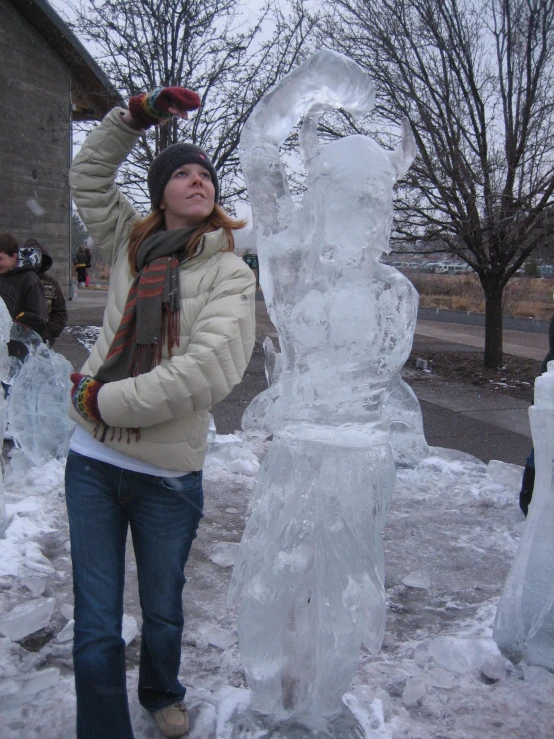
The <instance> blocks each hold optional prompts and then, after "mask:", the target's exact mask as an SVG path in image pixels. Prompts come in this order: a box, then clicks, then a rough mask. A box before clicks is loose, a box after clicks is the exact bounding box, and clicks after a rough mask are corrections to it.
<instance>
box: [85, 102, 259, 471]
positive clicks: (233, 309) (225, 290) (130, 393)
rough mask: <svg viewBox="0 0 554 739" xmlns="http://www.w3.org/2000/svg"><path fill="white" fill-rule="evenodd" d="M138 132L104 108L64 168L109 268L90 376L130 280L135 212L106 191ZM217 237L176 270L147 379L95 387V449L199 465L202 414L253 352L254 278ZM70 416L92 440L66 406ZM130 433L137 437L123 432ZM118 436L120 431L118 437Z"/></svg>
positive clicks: (187, 467) (159, 462)
mask: <svg viewBox="0 0 554 739" xmlns="http://www.w3.org/2000/svg"><path fill="white" fill-rule="evenodd" d="M140 134H141V132H140V131H139V132H137V131H134V130H133V129H131V128H129V127H128V126H127V125H126V124H125V123H124V122H123V121H122V119H121V109H117V108H116V109H114V110H112V111H111V112H110V113H108V115H107V116H106V118H105V119H104V120H103V122H102V123H101V124H100V125H99V126H98V127H97V128H95V129H94V130H93V131H92V132H91V133H90V134H89V135H88V137H87V139H86V141H85V143H84V144H83V146H82V148H81V150H80V152H79V153H78V154H77V156H76V157H75V159H74V161H73V165H72V167H71V172H70V186H71V190H72V193H73V200H74V201H75V204H76V205H77V208H78V210H79V214H80V216H81V218H82V219H83V222H84V223H85V225H86V227H87V229H88V231H89V234H90V236H91V237H92V240H93V241H94V243H95V245H96V246H97V247H98V248H99V249H101V250H102V253H103V254H104V256H105V257H106V258H107V259H108V261H109V262H110V263H111V272H110V285H109V289H108V304H107V307H106V311H105V313H104V321H103V325H102V330H101V332H100V335H99V337H98V340H97V342H96V344H95V345H94V347H93V349H92V351H91V354H90V357H89V359H88V360H87V362H86V363H85V365H84V366H83V368H82V370H81V372H82V373H83V374H88V375H95V374H96V372H98V370H99V368H100V366H101V364H102V363H103V361H104V359H105V357H106V354H107V353H108V349H109V347H110V344H111V342H112V340H113V337H114V334H115V332H116V331H117V329H118V327H119V323H120V321H121V316H122V313H123V309H124V307H125V301H126V299H127V294H128V292H129V288H130V287H131V284H132V282H133V277H132V275H131V272H130V270H129V264H128V259H127V247H128V242H129V232H130V227H131V225H132V223H133V221H134V220H135V219H136V218H137V217H138V216H137V213H136V212H135V210H134V209H133V207H132V206H131V204H130V203H129V201H128V200H127V199H126V198H125V196H124V195H123V194H122V193H121V192H120V190H119V189H118V187H117V186H116V184H115V176H116V173H117V169H118V167H119V165H120V164H121V163H122V162H123V161H124V160H125V158H126V157H127V155H128V153H129V152H130V151H131V149H132V148H133V146H134V145H135V143H136V141H137V137H138V136H139V135H140ZM227 246H228V244H227V238H226V236H225V233H224V232H223V231H222V230H219V231H214V232H213V233H209V234H206V235H205V236H204V237H203V241H202V242H201V244H200V249H199V253H198V254H197V256H195V257H193V258H192V259H190V260H188V261H187V262H186V263H184V264H183V265H182V266H181V272H180V282H181V311H180V331H179V334H180V336H179V346H175V347H173V350H172V357H171V359H170V358H169V355H168V352H167V348H164V352H163V357H162V362H161V364H160V365H158V366H157V367H156V368H155V369H153V370H152V371H151V372H148V373H146V374H143V375H139V376H138V377H130V378H128V379H125V380H120V381H117V382H111V383H107V384H105V385H104V387H103V388H102V389H101V391H100V393H99V395H98V407H99V410H100V414H101V416H102V418H103V419H104V421H105V423H106V424H108V425H109V426H111V427H113V429H114V430H115V431H114V433H112V431H111V430H109V431H108V433H107V435H106V438H105V442H104V443H105V444H106V445H107V446H109V447H112V448H113V449H116V450H117V451H120V452H122V453H123V454H127V455H129V456H130V457H135V458H136V459H140V460H143V461H145V462H148V463H150V464H154V465H156V466H158V467H162V468H165V469H168V470H183V471H191V470H199V469H201V468H202V464H203V462H204V456H205V451H206V437H207V432H208V411H209V409H210V407H211V406H212V405H213V404H214V403H217V402H218V401H220V400H222V399H223V398H224V397H225V396H226V395H228V393H229V392H230V391H231V389H232V388H233V386H234V385H236V384H237V383H239V382H240V380H241V378H242V375H243V373H244V371H245V369H246V366H247V364H248V362H249V360H250V356H251V354H252V349H253V347H254V328H255V318H254V309H255V303H254V298H255V280H254V277H253V274H252V271H251V270H250V269H249V268H248V267H247V266H246V265H245V264H244V262H243V260H242V259H240V258H239V257H237V256H236V255H235V254H233V253H231V252H226V251H223V250H224V249H226V248H227ZM70 415H71V418H72V419H73V420H74V421H76V422H77V423H79V424H80V425H81V426H84V427H85V428H86V429H87V430H88V431H90V433H91V434H92V433H94V424H91V423H87V422H86V421H85V420H84V419H83V418H81V416H80V415H79V414H77V413H76V411H75V410H74V409H73V408H72V409H71V411H70ZM132 428H138V429H140V438H139V439H138V440H136V439H135V435H134V434H127V433H125V429H132ZM120 429H123V430H124V432H123V433H122V434H120Z"/></svg>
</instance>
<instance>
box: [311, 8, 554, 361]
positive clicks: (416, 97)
mask: <svg viewBox="0 0 554 739" xmlns="http://www.w3.org/2000/svg"><path fill="white" fill-rule="evenodd" d="M553 24H554V0H333V1H332V3H330V4H329V6H328V9H327V12H326V17H325V21H324V23H323V24H321V26H320V28H321V33H322V36H323V43H325V44H326V45H328V46H331V47H332V48H335V49H336V50H339V51H342V52H344V53H345V54H347V55H348V56H350V57H352V58H353V59H355V60H356V61H358V62H359V63H360V64H361V65H362V66H363V67H364V68H366V69H367V70H368V71H369V72H370V74H371V75H372V77H373V78H374V80H375V81H376V84H377V88H378V96H377V101H378V105H377V109H376V113H377V116H378V117H379V121H380V123H379V126H378V127H377V128H379V127H381V129H382V128H383V127H385V128H388V129H389V131H390V124H391V123H395V124H396V123H398V121H399V119H400V117H401V116H402V115H407V116H408V117H409V118H410V121H411V123H412V126H413V129H414V133H415V136H416V141H417V144H418V147H419V156H418V158H417V159H416V162H415V164H414V166H413V167H412V169H411V171H410V174H409V176H408V177H407V178H406V180H405V181H404V182H403V183H402V184H401V187H400V189H399V192H398V200H397V210H398V223H397V233H396V236H397V237H398V238H400V239H402V240H403V241H404V242H408V243H412V244H413V245H416V244H417V243H420V242H421V240H423V241H424V242H425V243H427V244H439V245H440V244H443V245H445V246H446V248H447V249H448V250H449V251H450V252H452V253H454V254H455V255H457V256H458V257H460V258H461V259H463V260H465V261H466V262H467V264H469V265H470V266H471V267H472V268H473V269H474V270H475V272H476V273H477V275H478V276H479V280H480V282H481V286H482V288H483V291H484V295H485V305H486V308H485V312H486V329H485V355H484V361H485V365H486V366H487V367H498V366H499V365H500V364H501V362H502V295H503V290H504V288H505V286H506V284H507V282H508V281H509V279H510V278H511V277H512V276H513V274H514V273H515V272H516V270H517V269H518V268H519V267H520V266H521V265H522V264H523V262H524V261H525V259H526V258H527V257H528V256H529V255H530V254H531V253H532V252H533V250H534V249H536V248H537V246H540V245H542V244H544V243H545V242H547V241H548V240H549V238H551V237H552V234H553V233H554V208H553V206H554V202H553V201H554V198H553V191H554V116H553V112H554V95H553V92H552V91H553V89H554V87H553V82H554V65H553V61H554V26H553ZM330 132H331V133H338V132H339V131H330ZM328 133H329V131H328Z"/></svg>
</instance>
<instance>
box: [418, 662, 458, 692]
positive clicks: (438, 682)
mask: <svg viewBox="0 0 554 739" xmlns="http://www.w3.org/2000/svg"><path fill="white" fill-rule="evenodd" d="M425 680H426V682H427V684H428V685H431V686H432V687H433V688H443V689H444V690H452V688H454V687H455V685H456V678H455V677H454V675H452V673H451V672H448V671H447V670H445V669H444V668H442V667H433V669H432V670H429V672H428V673H427V674H426V675H425Z"/></svg>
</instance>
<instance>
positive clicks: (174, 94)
mask: <svg viewBox="0 0 554 739" xmlns="http://www.w3.org/2000/svg"><path fill="white" fill-rule="evenodd" d="M199 107H200V97H199V96H198V95H197V94H196V93H195V92H193V91H192V90H187V88H186V87H157V88H156V89H155V90H153V91H152V92H147V93H143V94H142V95H135V96H134V97H132V98H131V99H130V100H129V112H130V113H131V115H132V116H133V120H134V121H135V123H138V124H139V126H142V128H144V129H146V128H150V126H155V125H156V124H157V123H163V122H164V121H168V120H169V119H170V118H173V116H174V115H175V113H172V112H171V111H170V110H169V109H170V108H173V109H174V110H178V111H179V112H180V113H181V112H182V113H184V114H185V116H186V113H187V111H189V110H196V109H197V108H199Z"/></svg>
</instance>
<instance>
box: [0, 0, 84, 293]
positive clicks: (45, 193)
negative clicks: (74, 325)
mask: <svg viewBox="0 0 554 739" xmlns="http://www.w3.org/2000/svg"><path fill="white" fill-rule="evenodd" d="M0 87H1V89H2V106H1V115H0V232H9V233H13V234H14V235H15V236H16V238H17V239H18V240H19V242H20V244H22V243H23V242H24V241H25V239H27V238H29V237H31V236H33V237H35V238H36V239H38V240H39V241H40V242H41V243H42V244H44V246H45V247H46V248H47V249H48V251H49V252H50V254H51V256H52V258H53V259H54V265H53V267H52V268H51V269H50V274H52V275H54V276H55V277H56V278H57V279H58V280H59V282H60V285H61V286H62V288H63V289H64V292H65V293H66V296H67V288H68V284H69V275H70V270H69V263H70V259H69V229H70V200H69V188H68V182H67V177H68V171H69V164H70V133H71V131H70V115H71V113H70V96H71V83H70V75H69V71H68V69H67V67H66V66H65V65H64V64H63V62H62V61H61V60H60V59H59V57H58V56H57V55H56V54H55V52H54V51H53V50H52V49H51V48H50V47H49V46H48V45H47V44H46V42H45V41H44V39H43V38H42V37H41V36H40V35H39V34H38V33H37V32H36V31H35V29H34V28H33V27H32V26H31V25H30V24H29V23H28V22H27V21H26V20H25V18H24V17H23V16H22V15H21V14H20V13H19V12H18V11H17V10H16V9H15V8H14V7H13V6H12V5H11V3H10V2H9V0H0Z"/></svg>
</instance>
